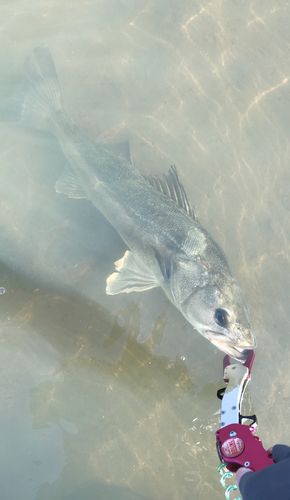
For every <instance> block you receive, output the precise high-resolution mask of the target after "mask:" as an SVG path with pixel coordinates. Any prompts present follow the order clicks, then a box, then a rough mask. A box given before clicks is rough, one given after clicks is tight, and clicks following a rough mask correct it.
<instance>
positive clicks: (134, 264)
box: [106, 250, 159, 295]
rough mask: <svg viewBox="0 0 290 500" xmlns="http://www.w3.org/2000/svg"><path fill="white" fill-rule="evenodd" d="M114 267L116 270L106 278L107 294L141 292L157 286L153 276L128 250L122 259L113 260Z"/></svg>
mask: <svg viewBox="0 0 290 500" xmlns="http://www.w3.org/2000/svg"><path fill="white" fill-rule="evenodd" d="M115 267H116V271H117V272H116V273H113V274H111V275H110V276H109V277H108V278H107V288H106V293H107V294H108V295H116V294H117V293H123V292H126V293H130V292H143V291H144V290H149V289H150V288H155V287H157V286H159V284H158V283H157V281H156V279H155V276H154V275H153V274H152V273H150V270H148V268H147V267H145V266H143V264H142V262H140V260H139V259H137V257H136V256H135V255H134V254H133V252H130V251H129V250H127V251H126V252H125V255H124V257H122V259H120V260H118V261H117V262H115Z"/></svg>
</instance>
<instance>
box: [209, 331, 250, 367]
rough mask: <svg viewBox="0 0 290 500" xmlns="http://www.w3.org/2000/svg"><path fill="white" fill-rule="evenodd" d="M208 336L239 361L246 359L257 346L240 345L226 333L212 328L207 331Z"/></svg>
mask: <svg viewBox="0 0 290 500" xmlns="http://www.w3.org/2000/svg"><path fill="white" fill-rule="evenodd" d="M206 334H208V335H206V338H207V339H208V340H209V341H210V342H211V343H212V344H214V345H215V346H216V347H217V348H218V349H220V350H221V351H223V352H224V353H225V354H228V355H229V356H231V357H232V358H234V359H237V360H238V361H245V360H246V359H247V357H248V355H249V351H250V350H251V349H254V348H255V345H246V346H238V345H236V344H235V343H234V342H232V341H230V340H229V339H228V338H227V337H226V335H223V334H218V335H217V333H216V332H213V331H212V330H207V331H206Z"/></svg>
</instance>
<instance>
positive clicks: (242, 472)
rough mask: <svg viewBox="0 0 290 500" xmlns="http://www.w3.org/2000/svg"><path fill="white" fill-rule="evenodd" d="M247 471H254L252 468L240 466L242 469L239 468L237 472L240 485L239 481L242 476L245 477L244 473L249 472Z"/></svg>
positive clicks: (237, 481) (237, 480)
mask: <svg viewBox="0 0 290 500" xmlns="http://www.w3.org/2000/svg"><path fill="white" fill-rule="evenodd" d="M247 472H253V471H252V470H251V469H246V467H240V469H238V470H237V472H236V483H237V485H238V486H239V482H240V480H241V478H242V477H243V475H244V474H247Z"/></svg>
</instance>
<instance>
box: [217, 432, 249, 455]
mask: <svg viewBox="0 0 290 500" xmlns="http://www.w3.org/2000/svg"><path fill="white" fill-rule="evenodd" d="M244 448H245V445H244V441H242V440H241V439H240V438H238V437H234V438H231V439H227V440H226V441H225V442H224V443H223V445H222V447H221V451H222V454H223V455H224V457H227V458H235V457H238V456H239V455H240V454H241V453H243V451H244Z"/></svg>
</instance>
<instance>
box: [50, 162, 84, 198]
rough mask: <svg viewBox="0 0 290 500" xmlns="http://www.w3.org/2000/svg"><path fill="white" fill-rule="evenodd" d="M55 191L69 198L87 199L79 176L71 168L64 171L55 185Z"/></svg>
mask: <svg viewBox="0 0 290 500" xmlns="http://www.w3.org/2000/svg"><path fill="white" fill-rule="evenodd" d="M55 190H56V192H57V193H63V194H66V195H67V196H69V198H87V195H86V193H85V191H84V189H83V187H82V185H81V183H80V181H79V178H78V176H77V174H76V173H75V172H74V170H72V169H71V168H69V167H66V168H65V169H64V171H63V172H62V174H61V176H60V178H59V179H58V181H57V182H56V183H55Z"/></svg>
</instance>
